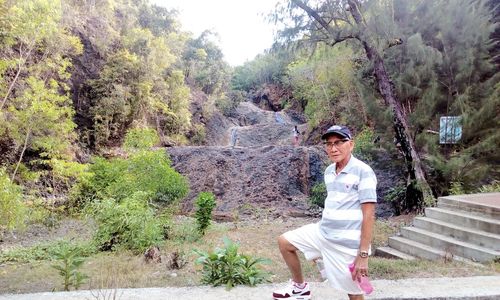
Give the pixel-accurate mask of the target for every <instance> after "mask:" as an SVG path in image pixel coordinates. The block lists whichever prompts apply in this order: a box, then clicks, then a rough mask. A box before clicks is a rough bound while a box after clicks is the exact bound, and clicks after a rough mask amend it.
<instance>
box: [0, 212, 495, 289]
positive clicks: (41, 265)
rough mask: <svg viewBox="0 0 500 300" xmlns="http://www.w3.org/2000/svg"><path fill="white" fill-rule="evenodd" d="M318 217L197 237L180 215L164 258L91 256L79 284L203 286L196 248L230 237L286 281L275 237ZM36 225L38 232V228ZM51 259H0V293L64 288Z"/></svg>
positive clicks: (489, 268)
mask: <svg viewBox="0 0 500 300" xmlns="http://www.w3.org/2000/svg"><path fill="white" fill-rule="evenodd" d="M411 219H412V216H404V217H397V218H391V219H388V220H383V221H379V222H377V226H376V229H375V236H374V245H373V246H374V247H377V246H380V245H381V244H383V243H385V242H386V240H387V237H388V236H389V235H392V234H393V233H394V232H395V230H397V228H398V227H399V226H401V225H402V224H407V223H408V222H410V220H411ZM317 220H318V219H311V218H286V219H284V218H278V219H266V218H263V219H260V220H243V221H239V222H229V223H215V224H213V225H212V226H211V227H210V229H209V230H208V232H207V234H206V235H205V236H204V237H202V238H200V239H198V240H195V238H194V236H193V231H194V220H193V219H191V218H187V217H179V218H178V219H177V220H176V226H175V227H176V230H175V232H174V235H173V237H172V238H171V239H170V240H167V241H166V242H165V243H164V244H163V245H162V246H161V247H160V250H161V258H162V261H161V262H160V263H146V262H145V260H144V258H143V255H134V254H132V253H130V252H128V251H120V252H104V253H98V254H95V255H92V256H90V257H88V258H87V259H86V261H85V263H84V265H83V267H82V269H81V272H83V273H85V274H86V275H88V276H89V279H88V280H87V281H86V282H85V283H84V284H83V285H82V286H81V287H80V288H81V289H92V288H134V287H166V286H175V287H180V286H195V285H200V284H201V283H200V279H201V275H200V269H201V267H200V266H199V265H196V264H195V263H194V261H195V259H196V258H197V257H198V256H197V255H196V254H195V253H194V251H193V250H194V249H198V250H203V251H213V250H214V248H216V247H222V246H223V240H222V239H223V237H224V236H226V237H228V238H229V239H231V240H232V241H234V242H237V243H239V244H240V253H244V254H250V255H252V256H253V257H262V258H267V259H270V260H271V262H272V263H271V264H269V265H262V269H263V270H265V271H267V272H269V273H270V274H271V275H270V277H269V280H270V282H272V283H278V282H285V281H287V280H288V278H289V274H288V271H287V269H286V266H285V264H284V262H283V260H282V258H281V255H280V253H279V251H278V248H277V245H276V238H277V237H278V236H279V235H280V234H281V233H283V232H285V231H287V230H290V229H293V228H296V227H298V226H300V225H304V224H307V223H310V222H315V221H317ZM37 230H38V231H37ZM90 232H91V229H90V228H89V227H88V226H87V225H86V223H85V222H83V221H80V220H72V219H68V220H64V221H62V222H61V224H60V225H59V227H57V228H54V229H52V230H47V229H40V228H39V227H36V228H30V229H29V230H28V231H26V233H25V234H18V235H17V236H16V239H13V238H11V237H9V238H7V239H5V240H4V241H3V242H2V243H1V245H2V249H6V248H12V247H14V246H16V245H22V246H29V245H34V244H36V243H39V242H41V241H49V240H54V239H58V238H62V237H75V238H76V237H79V238H81V237H90ZM173 253H177V254H178V257H179V258H178V259H177V262H178V263H180V264H181V265H182V264H185V265H183V267H182V268H181V269H171V268H170V266H171V265H172V255H173ZM53 264H54V262H53V261H35V262H31V263H12V262H9V263H3V264H0V293H29V292H42V291H58V290H62V278H61V277H60V276H59V275H58V273H57V271H56V270H55V269H54V268H52V267H51V265H53ZM370 268H371V270H372V271H371V275H370V276H371V277H372V278H374V279H399V278H408V277H433V276H451V277H460V276H473V275H491V274H495V273H498V272H499V271H500V270H499V269H498V265H486V266H484V267H472V266H469V265H464V264H460V263H455V262H428V261H414V262H407V261H394V260H388V259H383V258H376V257H374V258H371V259H370ZM303 270H304V273H305V276H306V278H308V279H309V280H311V281H319V280H320V277H319V274H318V272H317V270H316V267H315V266H314V265H313V264H312V263H310V262H305V261H304V262H303Z"/></svg>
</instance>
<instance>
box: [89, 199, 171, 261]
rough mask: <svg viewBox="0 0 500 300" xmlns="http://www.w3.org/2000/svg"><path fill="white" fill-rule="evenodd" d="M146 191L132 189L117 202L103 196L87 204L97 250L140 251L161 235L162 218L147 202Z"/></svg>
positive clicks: (161, 237)
mask: <svg viewBox="0 0 500 300" xmlns="http://www.w3.org/2000/svg"><path fill="white" fill-rule="evenodd" d="M147 197H149V195H148V194H147V193H146V192H142V191H139V192H135V193H134V194H132V195H131V196H130V197H128V198H126V199H123V200H122V201H121V202H120V203H118V202H116V201H114V200H112V199H106V200H103V201H100V202H95V203H93V204H91V205H90V206H89V207H88V208H87V214H88V215H89V216H92V217H93V218H94V220H95V222H96V224H97V232H96V234H95V235H94V241H95V244H96V245H97V247H98V248H99V250H102V251H109V250H115V249H117V248H123V249H128V250H132V251H134V252H136V253H139V252H142V251H144V250H146V249H148V248H149V247H151V246H153V245H156V244H158V243H159V242H160V241H162V240H163V238H164V232H163V224H162V222H163V221H164V220H163V219H162V218H157V217H156V216H155V214H154V212H153V209H152V208H150V207H149V206H148V204H147V200H146V199H145V198H147Z"/></svg>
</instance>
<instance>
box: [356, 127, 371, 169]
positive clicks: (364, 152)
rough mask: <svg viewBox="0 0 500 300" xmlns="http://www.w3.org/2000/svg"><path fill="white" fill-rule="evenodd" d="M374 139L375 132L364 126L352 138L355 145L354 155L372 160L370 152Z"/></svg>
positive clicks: (365, 159)
mask: <svg viewBox="0 0 500 300" xmlns="http://www.w3.org/2000/svg"><path fill="white" fill-rule="evenodd" d="M374 139H375V133H374V132H373V129H371V128H368V127H365V128H364V129H363V130H362V131H361V132H360V133H358V134H357V135H356V138H355V139H354V141H355V143H356V146H355V147H354V155H355V156H356V157H358V158H359V159H361V160H364V161H367V162H369V161H372V160H373V157H372V153H373V149H374V148H375V144H374V143H373V141H374Z"/></svg>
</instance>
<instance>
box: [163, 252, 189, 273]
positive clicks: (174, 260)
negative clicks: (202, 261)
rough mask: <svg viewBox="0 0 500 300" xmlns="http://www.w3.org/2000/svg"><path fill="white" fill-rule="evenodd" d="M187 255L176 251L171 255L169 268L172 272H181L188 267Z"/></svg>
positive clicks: (168, 263)
mask: <svg viewBox="0 0 500 300" xmlns="http://www.w3.org/2000/svg"><path fill="white" fill-rule="evenodd" d="M187 263H188V262H187V260H186V254H185V253H184V252H183V251H178V250H175V251H174V252H172V253H171V254H170V257H169V258H168V261H167V268H169V269H170V270H180V269H182V268H183V267H184V266H185V265H187Z"/></svg>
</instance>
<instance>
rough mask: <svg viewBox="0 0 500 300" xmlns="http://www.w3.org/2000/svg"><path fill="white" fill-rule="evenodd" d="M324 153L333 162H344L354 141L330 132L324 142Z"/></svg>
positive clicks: (352, 147)
mask: <svg viewBox="0 0 500 300" xmlns="http://www.w3.org/2000/svg"><path fill="white" fill-rule="evenodd" d="M324 144H325V145H324V146H325V150H326V153H327V154H328V157H329V158H330V159H331V160H332V162H334V163H338V162H346V161H347V160H348V159H349V157H350V155H351V152H352V149H354V142H353V141H352V140H349V139H346V138H344V137H341V136H338V135H336V134H332V135H330V136H329V137H327V138H326V141H325V142H324Z"/></svg>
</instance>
